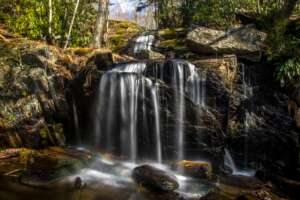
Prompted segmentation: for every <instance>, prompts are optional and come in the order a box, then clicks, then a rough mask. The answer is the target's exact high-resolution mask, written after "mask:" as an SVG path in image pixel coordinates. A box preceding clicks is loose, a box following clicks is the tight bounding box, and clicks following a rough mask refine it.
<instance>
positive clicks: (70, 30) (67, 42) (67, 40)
mask: <svg viewBox="0 0 300 200" xmlns="http://www.w3.org/2000/svg"><path fill="white" fill-rule="evenodd" d="M79 2H80V0H77V2H76V5H75V9H74V12H73V16H72V20H71V24H70V27H69V31H68V34H67V38H66V43H65V46H64V49H65V48H67V47H68V44H69V40H70V37H71V32H72V28H73V25H74V21H75V17H76V14H77V10H78V6H79Z"/></svg>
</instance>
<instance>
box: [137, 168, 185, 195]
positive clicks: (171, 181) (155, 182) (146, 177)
mask: <svg viewBox="0 0 300 200" xmlns="http://www.w3.org/2000/svg"><path fill="white" fill-rule="evenodd" d="M132 178H133V179H134V181H135V182H136V183H137V184H138V185H141V186H143V187H145V188H148V189H151V190H156V191H174V190H176V189H177V188H178V187H179V184H178V182H177V180H176V178H175V177H173V176H172V175H171V174H168V173H167V172H165V171H163V170H160V169H157V168H155V167H152V166H150V165H142V166H139V167H136V168H135V169H134V170H133V172H132Z"/></svg>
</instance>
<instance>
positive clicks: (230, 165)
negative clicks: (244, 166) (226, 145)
mask: <svg viewBox="0 0 300 200" xmlns="http://www.w3.org/2000/svg"><path fill="white" fill-rule="evenodd" d="M224 165H225V166H226V167H228V168H229V169H231V171H232V175H236V176H249V177H252V176H254V175H255V171H254V170H240V169H238V167H237V166H236V164H235V162H234V160H233V158H232V156H231V154H230V152H229V150H228V149H225V155H224Z"/></svg>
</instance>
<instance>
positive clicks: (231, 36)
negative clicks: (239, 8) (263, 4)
mask: <svg viewBox="0 0 300 200" xmlns="http://www.w3.org/2000/svg"><path fill="white" fill-rule="evenodd" d="M266 37H267V35H266V34H265V33H263V32H260V31H258V30H256V29H255V28H253V27H251V26H249V25H248V26H242V27H239V28H234V29H232V30H230V31H228V32H224V31H219V30H214V29H210V28H206V27H198V28H196V29H194V30H193V31H191V32H190V33H189V34H188V36H187V43H188V46H189V47H190V49H191V50H192V51H195V52H197V53H204V54H236V55H238V56H239V57H244V58H247V59H249V60H259V59H260V51H261V47H262V46H263V43H264V41H265V39H266Z"/></svg>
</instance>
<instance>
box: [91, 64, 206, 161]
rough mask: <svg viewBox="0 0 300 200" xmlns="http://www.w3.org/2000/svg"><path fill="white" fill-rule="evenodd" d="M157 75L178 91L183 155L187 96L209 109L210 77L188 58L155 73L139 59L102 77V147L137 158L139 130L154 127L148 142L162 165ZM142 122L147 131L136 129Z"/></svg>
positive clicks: (98, 134) (180, 154)
mask: <svg viewBox="0 0 300 200" xmlns="http://www.w3.org/2000/svg"><path fill="white" fill-rule="evenodd" d="M167 68H168V69H167ZM166 69H167V70H166ZM146 76H147V77H149V78H147V77H146ZM151 77H152V79H151ZM157 79H160V80H161V81H163V82H166V83H167V84H169V86H170V87H171V88H172V89H173V90H174V103H172V105H174V111H175V115H176V116H175V120H176V122H175V123H176V124H175V128H174V133H175V140H176V142H175V147H176V150H175V151H176V152H177V159H178V160H183V159H184V151H185V149H184V145H185V134H184V123H185V104H186V98H190V100H191V101H192V102H194V104H195V105H198V106H200V107H204V106H205V81H206V80H205V75H204V74H200V75H199V73H198V71H197V70H196V68H195V66H194V65H192V64H190V63H188V62H186V61H183V60H172V61H169V64H168V65H165V66H164V65H161V66H160V68H158V69H155V74H149V73H148V70H147V65H146V63H145V62H135V63H127V64H119V65H118V66H117V67H116V68H114V69H112V70H111V71H108V72H106V73H105V74H103V75H102V77H101V80H100V85H99V94H98V95H99V97H98V101H97V106H96V107H97V109H96V112H97V113H96V117H95V129H94V130H95V142H96V145H97V146H98V147H100V148H101V149H103V150H105V151H108V152H113V153H118V154H120V155H122V156H124V158H128V159H129V160H131V161H134V162H135V161H137V160H138V157H139V155H138V152H139V149H138V147H139V144H138V139H139V138H141V137H142V135H140V137H139V136H138V134H144V135H145V134H146V133H147V132H149V131H150V132H151V133H149V135H150V136H149V137H150V139H149V140H150V141H151V140H152V139H151V138H153V139H154V143H155V152H154V151H153V153H152V152H148V153H149V154H154V155H155V160H156V162H158V163H162V161H163V158H162V155H163V152H162V147H163V142H162V138H161V137H162V129H161V124H162V122H161V116H160V115H161V110H160V95H161V94H160V92H159V86H158V85H159V82H157V81H158V80H157ZM149 102H150V104H149ZM149 106H150V108H149ZM150 113H151V114H150ZM151 125H152V126H151ZM141 126H142V127H143V128H142V132H141V130H140V129H139V130H137V129H138V127H141ZM150 126H151V127H150Z"/></svg>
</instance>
